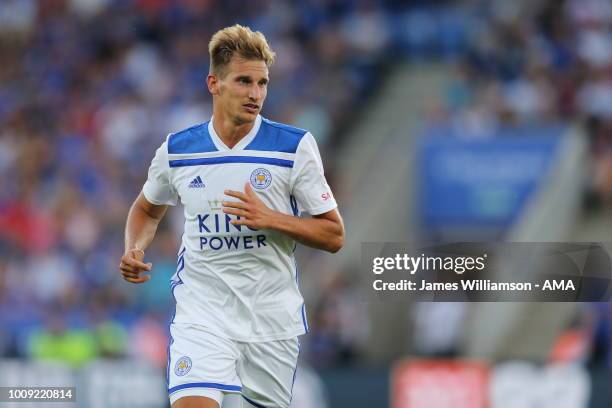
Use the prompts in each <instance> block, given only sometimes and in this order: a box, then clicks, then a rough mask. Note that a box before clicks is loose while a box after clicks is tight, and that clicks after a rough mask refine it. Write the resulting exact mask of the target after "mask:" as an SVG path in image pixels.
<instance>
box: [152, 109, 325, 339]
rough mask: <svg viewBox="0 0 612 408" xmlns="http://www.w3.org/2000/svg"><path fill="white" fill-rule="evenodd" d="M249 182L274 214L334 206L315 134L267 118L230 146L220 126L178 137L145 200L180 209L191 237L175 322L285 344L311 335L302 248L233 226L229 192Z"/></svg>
mask: <svg viewBox="0 0 612 408" xmlns="http://www.w3.org/2000/svg"><path fill="white" fill-rule="evenodd" d="M246 183H250V185H251V187H252V188H253V190H254V191H255V192H256V193H257V194H258V195H259V197H260V198H261V199H262V200H263V202H264V203H265V204H266V205H267V206H268V207H270V208H271V209H273V210H275V211H279V212H282V213H285V214H292V215H296V216H299V212H300V211H306V212H308V213H310V214H313V215H317V214H322V213H325V212H327V211H330V210H333V209H334V208H336V201H335V199H334V198H333V195H332V193H331V190H330V188H329V186H328V185H327V182H326V180H325V176H324V175H323V165H322V163H321V157H320V155H319V151H318V148H317V144H316V142H315V140H314V138H313V136H312V135H311V134H310V133H309V132H307V131H305V130H302V129H298V128H294V127H291V126H287V125H283V124H280V123H276V122H272V121H269V120H267V119H265V118H262V117H261V116H258V117H257V120H256V122H255V124H254V126H253V129H252V130H251V131H250V132H249V133H248V134H247V135H246V136H245V137H244V138H243V139H242V140H241V141H240V142H239V143H238V144H237V145H236V146H234V147H233V148H232V149H229V148H228V147H227V146H225V144H224V143H223V142H222V140H221V139H220V138H219V136H217V134H216V133H215V130H214V128H213V125H212V119H211V120H210V121H208V122H205V123H203V124H200V125H196V126H193V127H190V128H188V129H185V130H183V131H180V132H177V133H172V134H170V135H169V136H168V138H167V139H166V141H165V142H164V143H163V144H162V145H161V147H160V148H159V149H158V150H157V152H156V154H155V158H154V159H153V161H152V163H151V166H150V168H149V174H148V179H147V181H146V183H145V185H144V187H143V194H144V196H145V197H146V199H147V200H148V201H150V202H151V203H153V204H158V205H162V204H166V205H176V204H177V203H178V201H179V199H180V201H181V203H182V204H183V207H184V213H185V232H184V234H183V238H182V245H181V249H180V251H179V259H178V268H177V273H176V274H175V275H174V277H173V278H172V282H171V287H172V292H173V294H174V296H175V299H176V304H177V305H176V314H175V317H174V319H173V321H174V322H181V323H190V324H198V325H203V326H206V327H207V328H208V329H209V330H212V331H215V332H216V333H218V334H219V335H222V336H225V337H227V338H230V339H234V340H237V341H267V340H281V339H288V338H291V337H295V336H297V335H300V334H304V333H305V332H307V331H308V324H307V322H306V311H305V308H304V300H303V298H302V295H301V294H300V291H299V287H298V279H299V278H298V271H297V266H296V263H295V258H294V255H293V253H294V251H295V247H296V243H295V241H294V240H293V239H292V238H290V237H288V236H286V235H284V234H281V233H279V232H277V231H272V230H253V229H250V228H248V227H246V226H235V225H232V224H231V223H230V220H231V219H233V218H235V216H230V215H227V214H224V213H223V210H222V204H221V202H222V201H236V200H237V199H235V198H233V197H228V196H226V195H225V194H224V190H228V189H229V190H236V191H244V189H245V184H246Z"/></svg>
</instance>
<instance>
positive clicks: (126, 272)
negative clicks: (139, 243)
mask: <svg viewBox="0 0 612 408" xmlns="http://www.w3.org/2000/svg"><path fill="white" fill-rule="evenodd" d="M144 255H145V254H144V251H143V250H142V249H128V250H127V251H126V252H125V254H123V256H122V257H121V263H120V264H119V269H120V270H121V275H122V276H123V279H125V280H126V281H128V282H131V283H144V282H146V281H148V280H149V279H151V276H150V275H145V273H146V272H150V271H151V268H152V267H153V264H151V263H144V262H143V260H144Z"/></svg>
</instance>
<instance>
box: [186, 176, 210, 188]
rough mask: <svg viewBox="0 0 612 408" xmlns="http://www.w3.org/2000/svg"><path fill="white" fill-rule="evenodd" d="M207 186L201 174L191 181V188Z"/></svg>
mask: <svg viewBox="0 0 612 408" xmlns="http://www.w3.org/2000/svg"><path fill="white" fill-rule="evenodd" d="M204 187H206V186H205V185H204V182H203V181H202V178H201V177H200V176H198V177H196V178H194V179H193V180H191V183H189V188H204Z"/></svg>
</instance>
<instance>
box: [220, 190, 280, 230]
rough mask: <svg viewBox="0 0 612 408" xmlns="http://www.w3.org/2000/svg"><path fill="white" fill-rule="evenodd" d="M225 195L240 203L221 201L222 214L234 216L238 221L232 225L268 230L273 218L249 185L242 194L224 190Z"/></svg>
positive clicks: (271, 213) (272, 214) (272, 213)
mask: <svg viewBox="0 0 612 408" xmlns="http://www.w3.org/2000/svg"><path fill="white" fill-rule="evenodd" d="M225 195H228V196H230V197H234V198H237V199H239V200H240V201H223V203H222V204H223V212H224V213H225V214H231V215H236V216H238V217H240V219H236V220H232V221H231V223H232V224H233V225H246V226H247V227H249V228H253V229H258V230H259V229H266V228H269V225H270V220H271V218H272V217H273V216H274V211H272V210H271V209H270V208H268V206H266V205H265V204H264V202H263V201H261V199H260V198H259V197H258V196H257V193H256V192H255V191H254V190H253V188H252V187H251V185H250V184H249V183H246V184H245V186H244V193H242V192H240V191H234V190H225Z"/></svg>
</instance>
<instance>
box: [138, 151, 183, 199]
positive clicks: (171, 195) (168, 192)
mask: <svg viewBox="0 0 612 408" xmlns="http://www.w3.org/2000/svg"><path fill="white" fill-rule="evenodd" d="M169 173H170V166H169V164H168V142H167V141H165V142H164V143H163V144H162V145H161V146H160V147H159V149H157V151H156V152H155V157H153V160H152V161H151V166H149V174H148V177H147V181H146V182H145V184H144V186H143V187H142V193H143V194H144V196H145V198H146V199H147V201H149V202H150V203H153V204H156V205H176V204H177V203H178V194H177V192H176V190H175V189H174V187H173V186H172V184H171V183H170V174H169Z"/></svg>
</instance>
